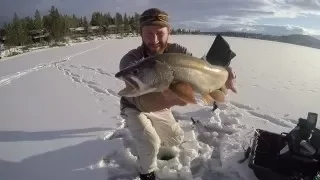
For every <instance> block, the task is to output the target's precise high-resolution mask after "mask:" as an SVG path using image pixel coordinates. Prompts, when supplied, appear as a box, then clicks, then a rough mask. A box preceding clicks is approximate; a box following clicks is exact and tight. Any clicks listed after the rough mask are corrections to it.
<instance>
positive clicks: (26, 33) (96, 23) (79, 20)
mask: <svg viewBox="0 0 320 180" xmlns="http://www.w3.org/2000/svg"><path fill="white" fill-rule="evenodd" d="M139 18H140V14H139V13H134V14H133V15H128V14H127V13H124V14H121V13H119V12H117V13H115V14H114V15H113V16H112V15H111V14H110V12H107V13H102V12H93V13H92V15H91V19H88V18H87V17H86V16H80V17H77V16H76V15H75V14H73V15H65V14H62V13H60V12H59V10H58V8H56V7H55V6H51V9H50V10H49V12H48V13H47V14H45V15H41V14H40V12H39V10H36V12H35V13H34V16H31V17H30V16H27V17H19V16H18V15H17V13H14V15H13V19H12V20H11V22H9V23H5V24H4V26H3V27H2V28H1V29H0V40H2V41H3V42H4V44H5V45H7V46H24V45H29V44H32V43H34V42H35V39H33V38H34V37H36V36H38V37H39V36H41V35H43V36H44V37H45V38H44V41H46V42H49V41H52V40H54V41H62V40H63V39H64V37H66V36H73V35H77V33H78V32H75V31H72V30H71V29H72V28H78V27H82V28H83V31H82V32H81V33H80V36H86V35H90V34H92V33H93V32H92V31H90V27H99V28H98V29H97V30H95V31H94V34H96V35H106V34H108V33H109V31H108V27H109V25H113V26H114V27H115V28H119V27H121V28H119V30H118V31H116V33H121V34H122V33H137V32H138V22H139ZM113 33H114V32H113ZM195 33H199V31H190V30H185V29H180V28H179V29H176V30H175V29H173V31H172V34H195ZM4 37H5V39H4ZM1 38H2V39H1ZM36 42H38V41H36Z"/></svg>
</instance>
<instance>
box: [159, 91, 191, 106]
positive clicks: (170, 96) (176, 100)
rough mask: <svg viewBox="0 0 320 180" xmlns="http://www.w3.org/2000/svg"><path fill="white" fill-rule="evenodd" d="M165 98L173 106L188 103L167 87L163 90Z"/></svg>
mask: <svg viewBox="0 0 320 180" xmlns="http://www.w3.org/2000/svg"><path fill="white" fill-rule="evenodd" d="M162 94H163V96H164V99H165V100H166V101H167V102H168V104H170V105H171V106H175V105H179V106H184V105H186V104H187V103H186V102H185V101H184V100H182V99H181V98H180V97H179V96H178V95H176V94H175V93H174V92H172V91H171V90H170V89H166V90H164V91H163V92H162Z"/></svg>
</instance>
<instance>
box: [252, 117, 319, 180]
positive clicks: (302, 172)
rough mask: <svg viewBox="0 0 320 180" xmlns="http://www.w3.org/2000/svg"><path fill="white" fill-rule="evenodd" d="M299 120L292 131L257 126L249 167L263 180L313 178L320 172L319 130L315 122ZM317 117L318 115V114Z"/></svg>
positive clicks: (302, 179)
mask: <svg viewBox="0 0 320 180" xmlns="http://www.w3.org/2000/svg"><path fill="white" fill-rule="evenodd" d="M312 115H315V114H314V113H309V114H308V119H302V118H300V119H299V123H298V125H297V126H296V127H295V128H294V129H293V130H292V131H291V132H290V133H288V134H287V133H282V134H276V133H273V132H269V131H265V130H262V129H257V130H256V132H255V134H254V138H253V141H252V144H251V152H250V156H249V167H250V168H251V169H253V171H254V173H255V175H256V177H257V178H258V179H260V180H271V179H272V180H291V179H297V180H298V179H299V180H309V179H310V180H312V179H314V177H315V176H317V173H318V172H320V130H319V129H316V128H315V124H316V119H315V122H314V121H313V120H314V119H313V120H310V118H312ZM316 118H317V116H316Z"/></svg>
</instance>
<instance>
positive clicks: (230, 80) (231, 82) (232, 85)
mask: <svg viewBox="0 0 320 180" xmlns="http://www.w3.org/2000/svg"><path fill="white" fill-rule="evenodd" d="M226 69H227V71H228V72H229V76H228V80H227V82H226V88H227V89H230V90H231V91H232V92H234V93H237V89H236V87H235V84H236V82H235V81H236V74H235V72H233V71H232V68H231V67H227V68H226Z"/></svg>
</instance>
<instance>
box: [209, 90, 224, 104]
mask: <svg viewBox="0 0 320 180" xmlns="http://www.w3.org/2000/svg"><path fill="white" fill-rule="evenodd" d="M209 94H210V96H211V97H212V98H213V99H214V100H215V101H217V102H224V101H225V97H226V95H225V93H224V92H223V91H221V90H215V91H212V92H210V93H209Z"/></svg>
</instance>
